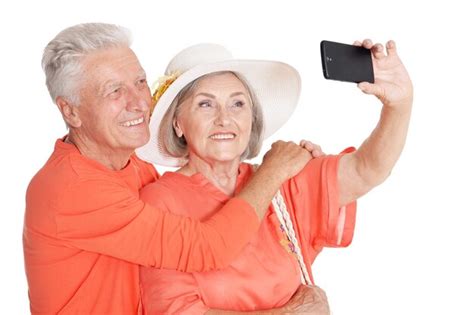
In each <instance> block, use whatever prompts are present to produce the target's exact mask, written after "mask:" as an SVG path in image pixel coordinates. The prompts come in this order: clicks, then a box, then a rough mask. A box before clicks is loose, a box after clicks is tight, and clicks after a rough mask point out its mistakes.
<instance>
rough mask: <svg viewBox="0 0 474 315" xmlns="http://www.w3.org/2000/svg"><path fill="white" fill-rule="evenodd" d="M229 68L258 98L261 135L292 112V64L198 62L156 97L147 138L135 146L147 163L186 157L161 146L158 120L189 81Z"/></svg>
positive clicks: (296, 90)
mask: <svg viewBox="0 0 474 315" xmlns="http://www.w3.org/2000/svg"><path fill="white" fill-rule="evenodd" d="M221 71H232V72H235V73H237V74H238V75H239V76H241V77H243V78H244V79H245V81H246V83H247V84H248V85H249V87H250V88H251V89H252V91H253V93H254V95H255V96H256V98H257V99H258V101H259V103H260V105H261V108H262V112H263V120H264V126H265V127H264V138H265V139H266V138H268V137H269V136H271V135H272V134H274V133H275V132H276V131H277V130H278V129H279V128H280V127H281V126H283V125H284V124H285V123H286V122H287V121H288V119H289V118H290V116H291V114H292V113H293V111H294V109H295V107H296V105H297V103H298V98H299V95H300V90H301V79H300V76H299V74H298V71H296V69H295V68H293V67H291V66H290V65H288V64H286V63H283V62H278V61H265V60H229V61H220V62H214V63H207V64H200V65H198V66H195V67H193V68H191V69H189V70H188V71H186V72H184V73H182V74H181V75H180V76H179V77H178V78H177V79H176V80H175V81H174V82H173V83H172V84H171V85H170V86H169V88H168V89H167V90H166V91H165V93H164V94H163V95H162V96H161V97H160V99H159V100H158V102H157V104H156V106H155V109H154V111H153V114H152V116H151V117H150V134H151V137H150V140H149V141H148V143H147V144H145V145H144V146H143V147H140V148H138V149H137V150H136V153H137V155H138V156H139V157H140V158H141V159H143V160H145V161H147V162H150V163H154V164H159V165H164V166H173V167H179V166H182V165H184V164H185V163H186V162H187V159H183V158H176V157H173V156H170V155H169V154H167V152H166V150H164V148H163V146H162V143H161V141H160V139H158V131H159V129H160V123H161V121H162V119H163V117H164V115H165V113H166V111H167V110H168V108H169V106H170V105H171V103H172V102H173V100H174V99H175V97H176V96H177V95H178V93H179V92H180V91H181V90H182V89H183V88H184V87H185V86H186V85H187V84H189V83H190V82H192V81H194V80H196V79H197V78H200V77H202V76H204V75H206V74H210V73H214V72H221Z"/></svg>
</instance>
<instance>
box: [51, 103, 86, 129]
mask: <svg viewBox="0 0 474 315" xmlns="http://www.w3.org/2000/svg"><path fill="white" fill-rule="evenodd" d="M56 105H57V106H58V108H59V111H60V112H61V114H62V115H63V119H64V121H65V122H66V123H67V125H68V126H69V127H72V128H78V127H80V126H81V125H82V121H81V119H80V117H79V110H78V108H77V106H76V105H73V104H71V103H70V102H69V101H68V100H66V99H65V98H63V97H61V96H58V97H57V98H56Z"/></svg>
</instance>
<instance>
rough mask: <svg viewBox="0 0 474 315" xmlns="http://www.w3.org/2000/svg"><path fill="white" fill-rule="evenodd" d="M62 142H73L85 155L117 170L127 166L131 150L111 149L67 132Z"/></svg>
mask: <svg viewBox="0 0 474 315" xmlns="http://www.w3.org/2000/svg"><path fill="white" fill-rule="evenodd" d="M64 142H66V143H70V144H73V145H74V146H76V148H77V149H78V150H79V152H81V154H82V155H84V156H85V157H87V158H89V159H91V160H94V161H97V162H99V163H100V164H102V165H104V166H105V167H107V168H109V169H111V170H114V171H118V170H121V169H123V168H124V167H125V166H127V164H128V161H129V160H130V157H131V156H132V154H133V151H130V150H120V151H112V150H107V149H106V148H104V147H101V146H100V145H98V144H97V143H94V142H91V141H86V140H84V139H83V138H82V137H80V136H78V135H75V134H74V133H69V134H68V135H67V136H66V138H65V139H64Z"/></svg>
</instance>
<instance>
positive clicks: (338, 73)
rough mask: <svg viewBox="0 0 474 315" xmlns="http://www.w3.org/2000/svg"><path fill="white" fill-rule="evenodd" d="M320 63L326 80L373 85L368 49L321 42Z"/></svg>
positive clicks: (372, 72)
mask: <svg viewBox="0 0 474 315" xmlns="http://www.w3.org/2000/svg"><path fill="white" fill-rule="evenodd" d="M321 61H322V64H323V74H324V77H325V78H326V79H329V80H338V81H347V82H355V83H359V82H364V81H365V82H370V83H374V69H373V66H372V55H371V52H370V50H369V49H366V48H364V47H359V46H354V45H347V44H341V43H336V42H330V41H327V40H323V41H322V42H321Z"/></svg>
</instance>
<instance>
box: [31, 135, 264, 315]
mask: <svg viewBox="0 0 474 315" xmlns="http://www.w3.org/2000/svg"><path fill="white" fill-rule="evenodd" d="M157 178H158V174H157V173H156V171H155V169H154V167H153V166H152V165H151V164H148V163H145V162H143V161H141V160H140V159H138V158H137V157H136V156H135V155H133V156H132V157H131V159H130V161H129V163H128V164H127V166H126V167H125V168H123V169H122V170H119V171H113V170H110V169H108V168H106V167H105V166H103V165H102V164H100V163H98V162H96V161H93V160H90V159H88V158H86V157H85V156H83V155H81V153H80V152H79V151H78V150H77V149H76V147H75V146H73V145H71V144H67V143H64V142H63V141H62V140H58V141H57V142H56V146H55V149H54V152H53V154H52V155H51V157H50V159H49V160H48V162H47V163H46V165H45V166H44V167H43V168H42V169H41V170H40V171H39V172H38V173H37V174H36V176H35V177H34V178H33V180H32V181H31V183H30V185H29V187H28V192H27V195H26V213H25V225H24V231H23V246H24V254H25V268H26V275H27V278H28V285H29V292H28V293H29V298H30V308H31V312H32V313H33V314H117V315H119V314H137V313H139V312H141V310H140V308H141V304H140V289H139V283H138V271H139V270H138V265H145V266H153V267H161V268H169V269H175V270H181V271H204V270H210V269H215V268H222V267H224V266H227V265H228V264H229V263H230V261H231V260H232V259H233V258H234V257H236V256H237V253H239V252H240V250H242V248H243V247H244V246H245V245H246V244H247V242H248V240H250V239H251V237H253V236H254V235H255V233H256V232H257V230H258V224H259V221H258V218H257V216H256V215H255V212H254V210H253V209H252V207H250V206H249V205H248V204H247V203H245V202H244V201H242V200H239V199H233V200H231V201H229V203H227V204H226V206H225V207H224V208H223V209H222V210H221V211H219V212H218V213H217V215H216V216H213V217H212V218H210V220H207V221H193V220H190V219H189V218H184V217H179V216H176V215H173V214H171V213H169V211H167V210H166V209H162V208H154V207H152V206H150V205H148V204H146V203H144V202H143V201H141V200H140V199H139V189H140V188H142V187H143V186H144V185H146V184H148V183H150V182H154V181H156V179H157ZM191 205H192V204H191ZM195 206H196V207H197V206H198V205H197V204H196V205H192V207H193V210H189V211H190V212H192V211H201V209H196V207H195ZM236 220H237V221H238V222H240V224H248V225H249V227H248V228H247V229H245V231H240V230H238V229H232V228H229V225H230V222H234V221H236Z"/></svg>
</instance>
